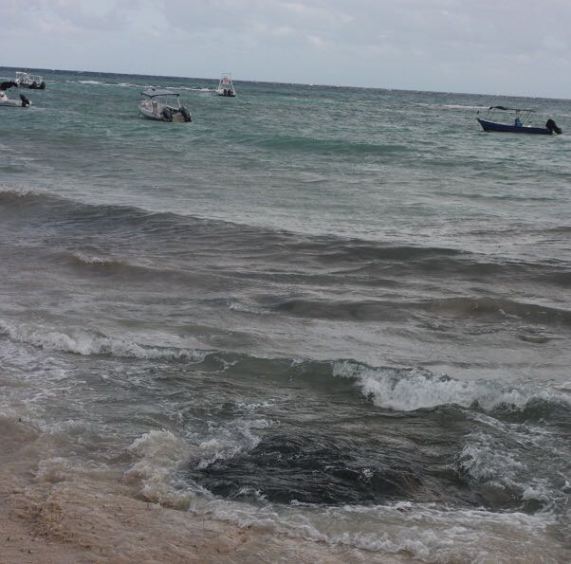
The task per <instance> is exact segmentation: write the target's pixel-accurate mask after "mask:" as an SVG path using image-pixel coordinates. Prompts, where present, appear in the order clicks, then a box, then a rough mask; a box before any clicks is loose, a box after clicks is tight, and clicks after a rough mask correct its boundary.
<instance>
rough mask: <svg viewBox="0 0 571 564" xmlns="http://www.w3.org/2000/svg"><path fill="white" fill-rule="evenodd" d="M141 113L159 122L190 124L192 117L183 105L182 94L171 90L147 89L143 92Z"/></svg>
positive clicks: (140, 103)
mask: <svg viewBox="0 0 571 564" xmlns="http://www.w3.org/2000/svg"><path fill="white" fill-rule="evenodd" d="M141 96H142V97H143V99H142V100H141V101H140V102H139V111H140V112H141V114H143V115H144V116H145V117H146V118H148V119H154V120H157V121H168V122H172V121H176V122H187V123H188V122H190V121H192V116H191V115H190V112H189V111H188V110H187V109H186V107H185V106H184V105H183V104H182V102H181V99H180V94H179V93H178V92H173V91H171V90H158V89H156V88H147V89H146V90H144V91H143V92H141Z"/></svg>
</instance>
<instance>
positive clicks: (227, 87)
mask: <svg viewBox="0 0 571 564" xmlns="http://www.w3.org/2000/svg"><path fill="white" fill-rule="evenodd" d="M215 92H216V94H218V96H227V97H230V98H234V97H235V96H236V88H234V84H233V82H232V75H231V74H223V75H222V78H221V79H220V82H219V83H218V88H217V89H216V90H215Z"/></svg>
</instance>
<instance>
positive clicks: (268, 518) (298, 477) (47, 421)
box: [0, 69, 571, 563]
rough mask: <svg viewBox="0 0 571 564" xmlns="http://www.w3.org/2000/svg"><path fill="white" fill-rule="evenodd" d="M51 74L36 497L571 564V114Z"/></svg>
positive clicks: (5, 372)
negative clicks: (150, 114) (53, 485)
mask: <svg viewBox="0 0 571 564" xmlns="http://www.w3.org/2000/svg"><path fill="white" fill-rule="evenodd" d="M13 71H14V69H0V75H1V76H2V77H4V78H10V77H12V76H13ZM42 74H43V75H44V78H45V80H46V82H47V90H46V91H44V92H35V91H25V92H24V93H25V94H26V95H27V96H28V97H29V98H30V99H31V100H32V103H33V106H32V107H31V108H29V109H27V110H21V109H11V108H10V109H8V108H4V109H2V108H0V124H1V126H2V132H3V135H2V138H1V140H0V149H1V150H0V235H1V238H0V359H1V365H0V366H1V372H0V391H1V394H0V416H2V417H4V418H20V419H22V420H25V421H28V422H31V423H32V424H34V425H35V426H37V427H38V428H39V429H41V432H42V436H43V437H44V440H45V443H46V444H49V449H46V452H45V457H44V459H43V460H42V461H41V464H40V467H39V470H38V473H39V475H40V476H41V475H42V473H43V474H46V475H49V474H50V473H51V474H53V473H57V474H58V475H59V476H60V477H62V479H64V478H65V476H69V475H73V474H74V473H78V472H83V473H85V472H92V473H94V474H97V473H98V475H99V476H100V478H99V480H100V483H101V484H102V485H101V488H102V490H103V491H104V489H105V480H104V479H103V478H101V476H107V477H108V478H107V479H108V480H114V479H117V480H122V481H125V482H127V483H130V484H132V486H133V491H134V492H135V493H134V495H137V496H141V497H143V498H144V499H147V500H149V501H152V502H157V503H162V504H164V505H166V506H170V507H176V508H178V509H179V510H180V511H189V512H191V513H193V514H194V515H203V516H207V517H208V518H213V519H219V520H221V521H223V522H228V523H232V524H238V525H240V526H248V527H253V528H255V527H258V526H259V527H263V528H264V529H265V530H268V528H269V529H270V530H272V531H275V534H276V535H285V536H288V537H290V538H293V539H295V538H300V539H310V540H315V541H316V542H319V543H322V544H325V545H331V546H347V547H354V548H357V549H361V550H362V551H364V554H367V555H368V559H370V561H379V562H382V561H383V558H387V557H389V556H395V555H396V556H400V557H402V558H404V559H409V560H410V561H421V562H506V563H507V562H510V563H511V562H545V563H550V562H565V561H569V559H571V553H570V551H569V547H570V540H571V536H570V534H571V531H570V528H569V522H570V521H569V519H570V514H569V499H570V495H571V474H570V470H571V441H570V431H571V368H570V367H571V346H570V345H571V343H570V336H571V291H570V289H571V242H570V241H571V239H570V237H571V160H570V159H569V155H570V152H571V136H570V135H571V101H569V100H545V99H533V100H530V99H510V98H503V97H499V96H480V95H468V94H445V93H426V92H403V91H391V90H372V89H371V90H367V89H351V88H335V87H323V86H307V85H296V84H291V85H290V84H268V83H249V82H240V81H237V82H236V88H237V91H238V97H237V98H235V99H226V98H221V97H217V96H214V95H212V94H211V93H208V92H204V91H202V92H201V91H200V89H202V88H212V87H215V86H216V80H212V79H211V80H207V79H191V78H160V77H143V76H131V75H104V74H94V73H74V72H63V71H43V72H42ZM147 85H155V86H161V87H172V88H176V89H178V90H179V91H180V92H181V93H182V94H183V96H184V99H185V102H186V105H187V106H188V107H189V109H190V110H191V112H192V114H193V122H192V123H191V124H166V123H158V122H152V121H149V120H145V119H143V118H142V117H140V116H139V115H138V112H137V103H138V100H139V93H140V91H141V90H142V89H143V88H144V87H145V86H147ZM9 94H10V95H11V96H15V95H17V92H14V90H11V91H9ZM491 104H504V105H518V106H531V107H535V108H537V109H538V114H539V117H538V123H543V122H544V121H545V119H547V117H553V118H554V119H555V120H556V121H557V123H558V125H560V127H562V129H563V131H564V134H563V135H561V136H558V137H556V136H554V137H545V138H543V137H535V136H512V135H502V134H486V133H483V132H481V131H480V129H479V126H478V124H477V123H476V121H475V115H476V112H477V110H478V109H482V108H485V107H486V106H488V105H491Z"/></svg>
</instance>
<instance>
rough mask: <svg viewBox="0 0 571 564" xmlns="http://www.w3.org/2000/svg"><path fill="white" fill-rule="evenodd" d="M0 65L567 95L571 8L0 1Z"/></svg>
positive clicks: (425, 0) (283, 0) (570, 90)
mask: <svg viewBox="0 0 571 564" xmlns="http://www.w3.org/2000/svg"><path fill="white" fill-rule="evenodd" d="M0 21H1V22H2V36H3V37H2V55H1V56H0V65H5V66H14V67H22V68H24V67H39V68H57V69H73V70H91V71H106V72H119V73H137V74H162V75H174V76H185V77H208V78H210V77H212V78H216V77H218V76H219V74H220V73H222V72H232V74H233V76H234V78H235V80H236V81H239V80H240V79H242V80H267V81H278V82H302V83H315V84H334V85H346V86H367V87H379V88H403V89H413V90H436V91H451V92H479V93H487V94H519V95H531V96H548V97H560V98H571V31H570V26H571V0H541V1H540V0H0Z"/></svg>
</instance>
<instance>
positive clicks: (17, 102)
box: [0, 98, 31, 108]
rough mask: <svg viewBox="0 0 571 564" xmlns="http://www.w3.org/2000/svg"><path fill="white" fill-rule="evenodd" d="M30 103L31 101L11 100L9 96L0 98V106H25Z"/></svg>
mask: <svg viewBox="0 0 571 564" xmlns="http://www.w3.org/2000/svg"><path fill="white" fill-rule="evenodd" d="M30 105H31V102H30V103H29V104H27V105H26V104H23V103H22V101H21V100H12V99H11V98H9V99H8V100H0V108H27V107H29V106H30Z"/></svg>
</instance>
